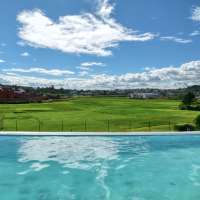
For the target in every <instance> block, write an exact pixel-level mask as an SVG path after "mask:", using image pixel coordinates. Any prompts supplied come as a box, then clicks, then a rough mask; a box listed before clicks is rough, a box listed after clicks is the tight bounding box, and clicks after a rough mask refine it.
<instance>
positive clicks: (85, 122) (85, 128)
mask: <svg viewBox="0 0 200 200" xmlns="http://www.w3.org/2000/svg"><path fill="white" fill-rule="evenodd" d="M85 132H86V121H85Z"/></svg>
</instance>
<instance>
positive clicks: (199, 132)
mask: <svg viewBox="0 0 200 200" xmlns="http://www.w3.org/2000/svg"><path fill="white" fill-rule="evenodd" d="M156 135H165V136H167V135H200V131H184V132H21V131H17V132H16V131H13V132H8V131H0V136H156Z"/></svg>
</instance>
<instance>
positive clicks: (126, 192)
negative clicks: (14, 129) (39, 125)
mask: <svg viewBox="0 0 200 200" xmlns="http://www.w3.org/2000/svg"><path fill="white" fill-rule="evenodd" d="M0 199H1V200H43V199H45V200H95V199H110V200H168V199H170V200H179V199H181V200H193V199H195V200H197V199H200V136H198V135H196V136H195V135H194V136H188V135H184V136H114V137H112V136H108V137H87V136H85V137H57V136H41V137H37V136H31V137H29V136H27V137H26V136H0Z"/></svg>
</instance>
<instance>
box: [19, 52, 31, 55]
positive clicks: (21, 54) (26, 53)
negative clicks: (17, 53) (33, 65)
mask: <svg viewBox="0 0 200 200" xmlns="http://www.w3.org/2000/svg"><path fill="white" fill-rule="evenodd" d="M21 56H30V55H29V54H28V53H27V52H26V53H23V54H21Z"/></svg>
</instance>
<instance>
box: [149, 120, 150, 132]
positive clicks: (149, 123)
mask: <svg viewBox="0 0 200 200" xmlns="http://www.w3.org/2000/svg"><path fill="white" fill-rule="evenodd" d="M149 132H150V121H149Z"/></svg>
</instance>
